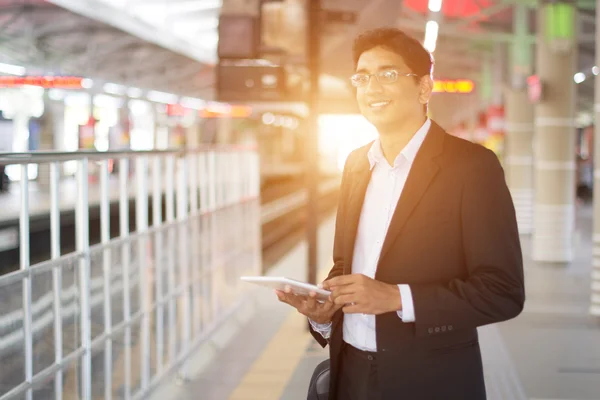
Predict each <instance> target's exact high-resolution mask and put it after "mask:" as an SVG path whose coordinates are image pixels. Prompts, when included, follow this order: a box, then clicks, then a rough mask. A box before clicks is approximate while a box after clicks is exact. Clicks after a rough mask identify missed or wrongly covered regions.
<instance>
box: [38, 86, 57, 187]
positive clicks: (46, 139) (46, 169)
mask: <svg viewBox="0 0 600 400" xmlns="http://www.w3.org/2000/svg"><path fill="white" fill-rule="evenodd" d="M50 103H51V100H50V99H49V98H48V93H47V92H46V93H45V94H44V113H43V114H42V116H41V117H40V121H39V122H40V147H39V150H45V151H51V150H56V147H57V146H56V144H55V140H56V136H55V132H54V126H55V124H56V123H55V119H56V116H55V115H54V114H53V111H54V110H53V109H52V107H51V105H50ZM60 117H61V116H59V117H58V118H60ZM37 182H38V185H41V186H45V187H49V186H50V164H39V165H38V177H37Z"/></svg>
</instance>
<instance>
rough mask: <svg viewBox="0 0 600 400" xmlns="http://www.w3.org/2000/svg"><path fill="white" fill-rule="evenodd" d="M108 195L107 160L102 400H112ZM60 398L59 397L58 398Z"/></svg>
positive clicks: (104, 170) (104, 172)
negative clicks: (104, 338)
mask: <svg viewBox="0 0 600 400" xmlns="http://www.w3.org/2000/svg"><path fill="white" fill-rule="evenodd" d="M109 200H110V194H109V191H108V160H102V163H101V164H100V236H101V238H100V240H101V242H102V244H103V245H104V246H105V247H104V251H103V254H102V262H103V264H102V273H103V279H104V333H105V335H106V341H105V342H104V399H105V400H110V399H112V338H111V336H110V335H111V333H112V318H111V317H112V315H111V313H112V306H111V303H112V301H111V296H112V292H111V290H110V287H111V284H110V283H111V276H112V266H111V265H112V252H111V249H110V248H109V242H110V201H109ZM58 398H60V397H58Z"/></svg>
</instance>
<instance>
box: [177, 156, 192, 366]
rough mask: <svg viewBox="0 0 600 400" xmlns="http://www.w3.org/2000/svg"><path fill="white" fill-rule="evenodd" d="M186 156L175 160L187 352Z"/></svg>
mask: <svg viewBox="0 0 600 400" xmlns="http://www.w3.org/2000/svg"><path fill="white" fill-rule="evenodd" d="M186 161H187V160H186V156H181V157H180V158H179V159H178V162H177V226H178V228H179V238H178V242H179V268H180V274H179V279H180V281H179V282H178V286H179V287H181V288H182V289H183V302H182V303H183V305H182V308H183V310H182V312H181V314H182V319H183V321H182V322H183V332H182V346H181V353H182V354H187V352H188V350H189V346H190V339H191V335H190V328H191V325H190V275H189V254H188V252H189V250H190V248H189V245H188V224H187V223H186V222H187V221H186V218H187V217H188V212H187V208H188V204H187V200H188V195H187V179H186V172H187V168H186V167H187V163H186ZM180 374H181V375H182V376H183V377H185V376H186V372H185V370H184V369H183V368H182V370H181V371H180Z"/></svg>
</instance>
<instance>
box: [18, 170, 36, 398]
mask: <svg viewBox="0 0 600 400" xmlns="http://www.w3.org/2000/svg"><path fill="white" fill-rule="evenodd" d="M27 171H28V164H23V165H21V215H20V218H19V228H20V229H19V233H20V244H19V249H20V252H21V254H20V255H21V270H28V269H29V266H30V265H29V264H30V259H29V177H28V175H27ZM31 319H32V315H31V276H25V277H24V278H23V340H24V347H25V371H24V372H25V381H26V382H29V383H30V382H31V379H32V378H33V345H32V341H33V335H32V331H31V328H32V321H31ZM25 396H26V397H25V398H26V400H31V399H32V391H31V388H30V389H27V392H26V395H25Z"/></svg>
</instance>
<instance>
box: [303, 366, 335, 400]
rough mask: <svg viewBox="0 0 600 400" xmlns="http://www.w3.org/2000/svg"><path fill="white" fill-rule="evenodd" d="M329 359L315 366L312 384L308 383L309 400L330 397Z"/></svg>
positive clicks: (323, 399)
mask: <svg viewBox="0 0 600 400" xmlns="http://www.w3.org/2000/svg"><path fill="white" fill-rule="evenodd" d="M330 365H331V364H330V361H329V359H327V360H325V361H323V362H321V363H320V364H319V365H317V367H316V368H315V371H314V372H313V375H312V377H311V378H310V384H309V385H308V396H307V398H306V399H307V400H327V399H329V368H330Z"/></svg>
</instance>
